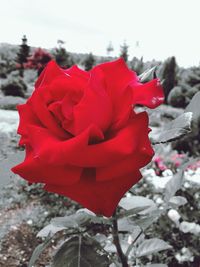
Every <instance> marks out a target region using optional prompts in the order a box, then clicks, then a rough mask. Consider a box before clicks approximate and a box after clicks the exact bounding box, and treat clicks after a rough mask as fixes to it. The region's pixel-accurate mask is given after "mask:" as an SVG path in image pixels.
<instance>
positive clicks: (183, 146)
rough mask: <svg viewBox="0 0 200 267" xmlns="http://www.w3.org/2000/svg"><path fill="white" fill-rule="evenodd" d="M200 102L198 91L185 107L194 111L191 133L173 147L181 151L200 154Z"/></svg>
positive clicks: (188, 110)
mask: <svg viewBox="0 0 200 267" xmlns="http://www.w3.org/2000/svg"><path fill="white" fill-rule="evenodd" d="M199 103H200V93H199V92H197V93H196V94H195V95H194V96H193V98H192V100H191V101H190V103H189V105H188V106H187V107H186V109H185V114H187V113H186V112H192V113H193V116H192V123H191V129H192V131H191V133H190V134H189V135H186V136H185V137H183V138H182V139H180V140H177V141H176V142H174V143H173V144H172V146H173V148H174V149H176V150H178V151H179V152H188V153H189V154H190V155H196V156H199V155H200V144H199V135H200V112H199V108H198V107H199Z"/></svg>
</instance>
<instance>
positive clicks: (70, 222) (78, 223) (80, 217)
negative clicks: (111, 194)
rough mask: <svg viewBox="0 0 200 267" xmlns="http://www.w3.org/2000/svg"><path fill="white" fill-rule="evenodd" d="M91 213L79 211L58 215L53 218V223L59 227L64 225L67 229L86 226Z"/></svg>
mask: <svg viewBox="0 0 200 267" xmlns="http://www.w3.org/2000/svg"><path fill="white" fill-rule="evenodd" d="M90 217H91V215H89V214H88V213H86V212H77V213H75V214H72V215H68V216H64V217H57V218H54V219H52V220H51V224H52V225H54V226H57V227H64V228H66V229H69V228H74V229H77V228H79V227H84V226H86V225H87V224H88V222H89V221H90Z"/></svg>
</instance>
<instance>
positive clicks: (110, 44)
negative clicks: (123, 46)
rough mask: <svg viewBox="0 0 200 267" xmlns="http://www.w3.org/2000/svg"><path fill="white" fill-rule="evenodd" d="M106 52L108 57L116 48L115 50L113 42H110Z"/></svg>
mask: <svg viewBox="0 0 200 267" xmlns="http://www.w3.org/2000/svg"><path fill="white" fill-rule="evenodd" d="M106 51H107V55H108V56H109V55H110V54H111V53H112V52H113V51H114V48H113V45H112V43H111V42H110V43H109V45H108V46H107V48H106Z"/></svg>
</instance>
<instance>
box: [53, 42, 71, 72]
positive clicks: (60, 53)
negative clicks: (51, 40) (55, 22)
mask: <svg viewBox="0 0 200 267" xmlns="http://www.w3.org/2000/svg"><path fill="white" fill-rule="evenodd" d="M57 43H58V47H56V49H55V51H53V56H54V58H55V61H56V62H57V64H58V65H60V66H61V67H63V68H70V67H71V66H72V65H73V64H74V61H73V58H72V56H71V55H70V54H69V53H68V52H67V50H66V49H65V48H64V47H63V44H64V42H63V41H62V40H58V42H57Z"/></svg>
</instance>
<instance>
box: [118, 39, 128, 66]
mask: <svg viewBox="0 0 200 267" xmlns="http://www.w3.org/2000/svg"><path fill="white" fill-rule="evenodd" d="M128 47H129V46H128V45H127V44H126V42H125V41H124V43H123V45H121V46H120V57H122V58H123V59H124V60H125V62H127V61H128Z"/></svg>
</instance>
